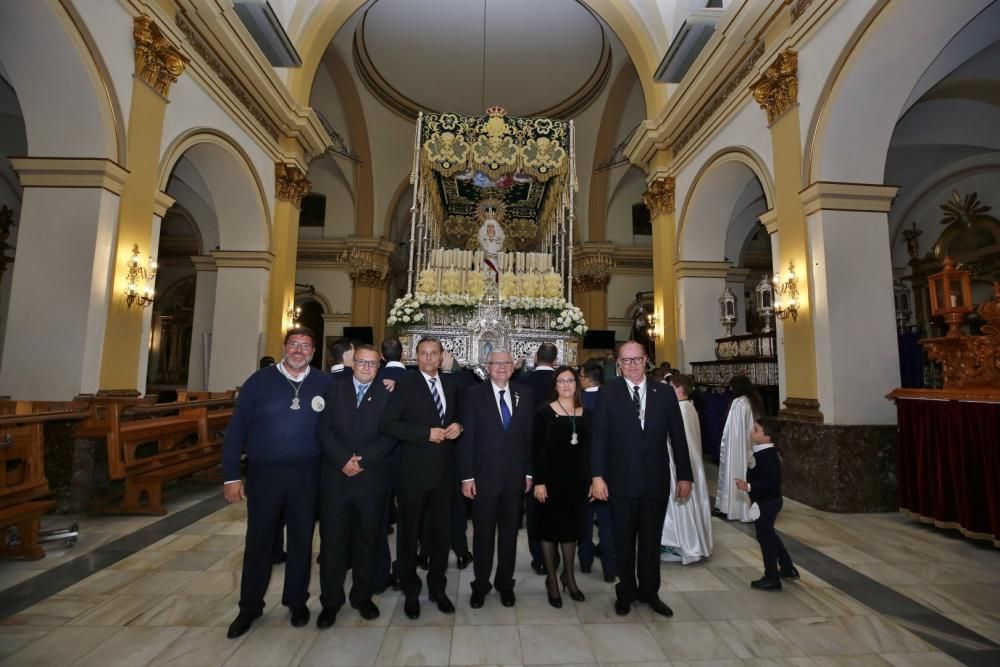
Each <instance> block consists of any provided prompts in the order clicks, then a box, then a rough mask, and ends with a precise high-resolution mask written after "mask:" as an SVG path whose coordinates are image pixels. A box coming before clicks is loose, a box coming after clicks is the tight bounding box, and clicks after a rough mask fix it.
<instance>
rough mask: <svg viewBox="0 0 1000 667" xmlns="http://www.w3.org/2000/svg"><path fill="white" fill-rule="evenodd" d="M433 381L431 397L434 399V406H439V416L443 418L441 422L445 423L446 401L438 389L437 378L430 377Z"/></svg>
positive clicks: (429, 379)
mask: <svg viewBox="0 0 1000 667" xmlns="http://www.w3.org/2000/svg"><path fill="white" fill-rule="evenodd" d="M428 381H429V382H430V383H431V398H433V399H434V407H435V408H437V411H438V417H440V418H441V423H442V424H443V423H444V403H442V402H441V394H439V393H438V390H437V378H428Z"/></svg>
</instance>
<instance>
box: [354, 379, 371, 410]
mask: <svg viewBox="0 0 1000 667" xmlns="http://www.w3.org/2000/svg"><path fill="white" fill-rule="evenodd" d="M366 391H368V385H366V384H359V385H358V395H357V396H356V399H357V402H356V405H358V406H360V405H361V399H362V398H364V397H365V392H366Z"/></svg>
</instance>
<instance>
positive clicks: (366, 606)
mask: <svg viewBox="0 0 1000 667" xmlns="http://www.w3.org/2000/svg"><path fill="white" fill-rule="evenodd" d="M351 606H352V607H354V608H355V609H357V610H358V613H359V614H361V618H363V619H365V620H366V621H372V620H375V619H376V618H378V613H379V612H378V607H376V606H375V603H374V602H372V601H371V600H362V601H361V602H352V603H351Z"/></svg>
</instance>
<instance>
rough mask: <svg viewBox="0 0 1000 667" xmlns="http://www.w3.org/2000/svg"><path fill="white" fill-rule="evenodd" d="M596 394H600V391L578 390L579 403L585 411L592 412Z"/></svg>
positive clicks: (595, 405) (594, 406)
mask: <svg viewBox="0 0 1000 667" xmlns="http://www.w3.org/2000/svg"><path fill="white" fill-rule="evenodd" d="M598 396H600V391H582V392H580V404H581V405H582V406H583V409H584V410H586V411H587V412H593V411H594V408H596V407H597V397H598Z"/></svg>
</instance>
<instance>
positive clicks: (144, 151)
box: [100, 16, 187, 393]
mask: <svg viewBox="0 0 1000 667" xmlns="http://www.w3.org/2000/svg"><path fill="white" fill-rule="evenodd" d="M132 37H133V40H134V42H135V77H134V79H133V84H132V101H131V107H130V111H129V127H128V144H127V145H128V160H129V167H130V169H131V171H130V173H129V175H128V177H127V179H126V181H125V187H124V189H123V190H122V195H121V206H120V208H119V211H118V228H117V234H116V235H115V237H114V240H113V243H112V248H113V252H112V294H114V295H116V296H117V295H120V294H123V293H124V290H125V285H126V279H127V277H128V273H129V260H130V259H131V257H132V253H133V248H135V247H138V249H139V256H140V257H141V258H143V260H145V258H146V257H150V256H151V257H156V255H155V254H154V253H153V246H154V244H156V243H157V240H158V238H159V233H158V232H159V229H158V225H156V224H155V222H154V217H155V214H156V210H157V209H158V207H159V206H160V203H162V202H164V201H166V200H165V199H164V197H165V195H162V194H161V193H160V192H159V188H158V187H157V179H158V177H159V174H158V170H159V164H160V148H161V145H160V144H161V143H162V137H163V118H164V116H165V114H166V110H167V102H168V100H167V96H168V94H169V92H170V86H171V84H173V83H174V82H175V81H176V80H177V77H178V76H180V74H181V73H182V72H183V71H184V67H185V65H186V63H187V61H186V59H185V58H184V56H183V55H181V53H180V52H179V51H178V50H177V49H175V48H174V47H173V46H172V45H171V44H170V42H169V41H168V40H167V38H166V36H165V35H164V34H163V33H162V32H161V31H160V29H159V28H158V27H157V26H156V24H155V23H153V21H152V20H151V19H150V18H149V17H147V16H138V17H136V19H135V21H134V24H133V30H132ZM158 200H159V202H160V203H158ZM167 206H169V204H167ZM161 214H162V213H161ZM154 227H156V229H155V230H154ZM145 310H146V309H145V308H143V307H142V306H141V305H139V304H138V303H132V304H131V306H130V305H129V304H127V303H126V302H125V301H124V300H122V299H118V298H113V299H111V301H110V304H109V308H108V312H107V326H106V328H105V331H104V355H103V357H102V360H103V363H102V365H101V380H100V387H101V390H102V391H111V392H116V393H118V392H126V393H129V392H139V393H141V392H143V391H145V363H146V360H147V358H148V354H149V350H148V342H149V339H148V335H147V336H146V337H145V338H144V337H143V331H144V329H145V331H147V332H148V327H149V314H148V313H146V312H145Z"/></svg>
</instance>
